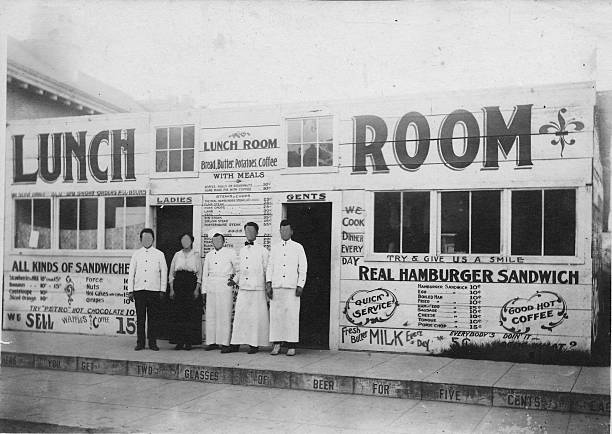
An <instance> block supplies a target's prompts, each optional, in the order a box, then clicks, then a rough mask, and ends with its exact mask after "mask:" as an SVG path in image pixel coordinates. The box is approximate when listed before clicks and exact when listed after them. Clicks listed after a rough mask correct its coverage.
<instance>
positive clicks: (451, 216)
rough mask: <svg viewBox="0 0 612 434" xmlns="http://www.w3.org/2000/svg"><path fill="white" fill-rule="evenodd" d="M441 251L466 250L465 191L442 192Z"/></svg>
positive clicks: (466, 195) (466, 194)
mask: <svg viewBox="0 0 612 434" xmlns="http://www.w3.org/2000/svg"><path fill="white" fill-rule="evenodd" d="M441 215H442V234H441V237H442V239H441V240H440V241H441V242H440V246H441V251H442V253H467V252H468V236H469V233H468V226H469V194H468V192H467V191H447V192H443V193H442V210H441Z"/></svg>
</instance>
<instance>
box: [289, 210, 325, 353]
mask: <svg viewBox="0 0 612 434" xmlns="http://www.w3.org/2000/svg"><path fill="white" fill-rule="evenodd" d="M331 212H332V204H331V203H301V204H287V205H286V216H287V219H288V220H289V221H290V222H291V224H292V228H293V240H294V241H297V242H298V243H300V244H301V245H302V246H303V247H304V251H305V252H306V259H307V260H308V274H307V276H306V285H305V286H304V292H303V294H302V300H301V307H300V346H301V347H304V348H320V349H329V306H330V299H329V297H330V277H331V264H330V262H331V217H332V214H331Z"/></svg>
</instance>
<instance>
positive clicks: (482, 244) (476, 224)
mask: <svg viewBox="0 0 612 434" xmlns="http://www.w3.org/2000/svg"><path fill="white" fill-rule="evenodd" d="M500 199H501V193H500V192H499V191H474V192H472V231H471V234H472V251H471V253H499V252H500V240H499V237H500V217H501V209H500Z"/></svg>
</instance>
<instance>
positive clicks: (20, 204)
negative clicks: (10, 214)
mask: <svg viewBox="0 0 612 434" xmlns="http://www.w3.org/2000/svg"><path fill="white" fill-rule="evenodd" d="M31 224H32V201H31V200H30V199H28V200H16V201H15V247H16V248H18V249H24V248H27V247H28V245H29V241H30V233H31V232H32V226H31Z"/></svg>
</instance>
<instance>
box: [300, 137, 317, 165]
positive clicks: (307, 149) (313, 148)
mask: <svg viewBox="0 0 612 434" xmlns="http://www.w3.org/2000/svg"><path fill="white" fill-rule="evenodd" d="M303 149H304V162H303V166H304V167H314V166H316V165H317V145H316V143H307V144H305V145H304V147H303Z"/></svg>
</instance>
